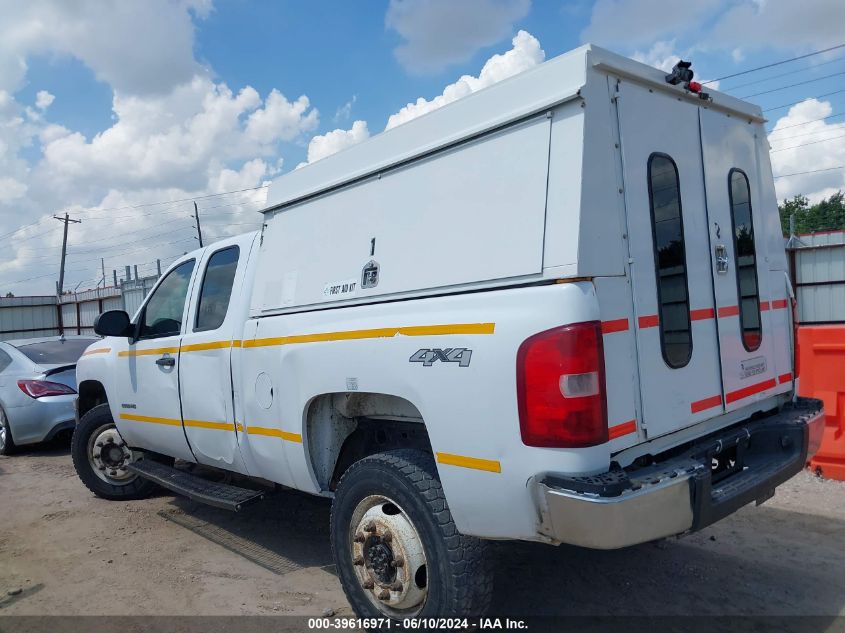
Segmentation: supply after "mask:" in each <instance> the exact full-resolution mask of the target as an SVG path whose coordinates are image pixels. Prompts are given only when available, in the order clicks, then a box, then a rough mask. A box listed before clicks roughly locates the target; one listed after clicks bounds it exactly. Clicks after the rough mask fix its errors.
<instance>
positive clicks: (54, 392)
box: [18, 380, 76, 398]
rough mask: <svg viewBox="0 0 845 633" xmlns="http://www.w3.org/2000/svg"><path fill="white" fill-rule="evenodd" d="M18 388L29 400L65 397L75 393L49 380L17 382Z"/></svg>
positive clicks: (65, 386)
mask: <svg viewBox="0 0 845 633" xmlns="http://www.w3.org/2000/svg"><path fill="white" fill-rule="evenodd" d="M18 387H20V390H21V391H23V392H24V393H25V394H26V395H28V396H29V397H30V398H43V397H44V396H67V395H71V394H74V393H76V391H74V390H73V389H71V388H70V387H68V386H67V385H63V384H62V383H60V382H50V381H49V380H19V381H18Z"/></svg>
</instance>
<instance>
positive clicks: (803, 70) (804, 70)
mask: <svg viewBox="0 0 845 633" xmlns="http://www.w3.org/2000/svg"><path fill="white" fill-rule="evenodd" d="M843 59H845V56H842V57H837V58H836V59H831V60H829V61H826V62H820V63H818V64H813V65H812V66H807V67H806V68H799V69H798V70H790V71H789V72H785V73H779V74H777V75H770V76H768V77H766V78H764V79H757V80H755V81H745V82H743V83H741V84H738V85H736V86H733V87H731V88H722V87H721V86H720V87H719V90H723V91H728V90H736V89H737V88H747V87H748V86H754V85H756V84H762V83H765V82H767V81H771V80H772V79H780V78H781V77H788V76H789V75H796V74H798V73H807V72H810V71H812V70H815V69H816V68H819V67H820V66H827V65H828V64H834V63H836V62H841V61H842V60H843Z"/></svg>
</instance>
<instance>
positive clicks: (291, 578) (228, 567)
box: [0, 443, 845, 628]
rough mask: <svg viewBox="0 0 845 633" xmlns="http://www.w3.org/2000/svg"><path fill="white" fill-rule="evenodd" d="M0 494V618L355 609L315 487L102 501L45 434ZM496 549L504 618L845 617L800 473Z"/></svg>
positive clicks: (7, 475)
mask: <svg viewBox="0 0 845 633" xmlns="http://www.w3.org/2000/svg"><path fill="white" fill-rule="evenodd" d="M0 504H2V505H0V507H2V515H0V516H2V518H0V521H2V529H0V614H3V615H106V614H117V615H239V614H243V615H273V614H297V615H318V616H319V615H321V614H330V613H332V614H334V615H337V616H351V615H352V612H351V610H350V609H349V606H348V604H347V602H346V600H345V598H344V595H343V592H342V591H341V589H340V585H339V583H338V581H337V578H336V576H335V574H334V568H333V567H332V563H331V551H330V548H329V540H328V518H329V505H328V502H327V501H325V500H322V499H315V498H311V497H307V496H304V495H301V494H297V493H292V492H285V493H277V494H274V495H272V496H271V497H270V498H269V499H267V500H265V501H264V502H263V503H260V504H258V505H256V506H253V507H251V508H248V509H247V510H246V511H244V512H243V513H241V514H239V515H232V514H229V513H228V512H225V511H223V510H216V509H213V508H207V507H204V506H199V505H196V504H194V503H192V502H189V501H186V500H183V499H180V498H175V497H173V496H170V495H169V494H166V493H164V492H162V493H161V494H160V495H158V496H155V497H153V498H151V499H147V500H144V501H133V502H126V503H123V502H110V501H104V500H101V499H97V498H95V497H94V496H92V495H91V494H90V493H89V492H88V491H87V490H86V489H85V488H84V487H83V486H82V484H81V483H80V482H79V481H78V479H77V478H76V475H75V473H74V470H73V466H72V464H71V460H70V456H69V454H68V447H67V445H66V444H62V443H54V444H52V445H49V446H45V447H37V448H35V449H32V450H28V451H24V452H23V453H22V454H19V455H16V456H13V457H8V458H4V457H0ZM493 553H494V559H495V565H496V595H495V599H494V605H495V607H494V611H495V615H497V616H501V617H504V616H511V617H523V616H528V615H564V614H566V615H605V614H613V615H696V616H699V615H820V616H834V615H845V483H840V482H834V481H825V480H820V479H817V478H815V477H814V476H812V475H810V474H809V473H803V474H801V475H799V476H797V477H795V478H794V479H793V480H792V481H790V482H788V483H786V484H784V485H783V486H781V488H779V489H778V492H777V494H776V495H775V497H774V498H773V499H771V500H770V501H769V502H767V503H766V504H765V505H764V506H762V507H754V506H748V507H746V508H743V509H742V510H740V511H739V512H738V513H737V514H735V515H734V516H731V517H729V518H727V519H725V520H724V521H722V522H721V523H719V524H717V525H715V526H712V527H710V528H708V529H706V530H703V531H702V532H699V533H697V534H693V535H690V536H686V537H683V538H679V539H670V540H666V541H661V542H658V543H652V544H646V545H641V546H638V547H634V548H629V549H627V550H622V551H614V552H596V551H589V550H581V549H578V548H572V547H566V546H562V547H557V548H554V547H549V546H546V545H540V544H529V543H495V544H494V545H493ZM0 628H2V626H0Z"/></svg>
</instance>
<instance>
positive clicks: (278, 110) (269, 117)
mask: <svg viewBox="0 0 845 633" xmlns="http://www.w3.org/2000/svg"><path fill="white" fill-rule="evenodd" d="M309 107H310V102H309V101H308V97H306V96H305V95H302V96H300V97H299V98H298V99H297V100H296V101H294V102H290V101H288V100H287V99H285V96H284V95H283V94H282V93H281V92H279V91H278V90H276V89H275V88H274V89H273V90H272V91H271V92H270V94H269V95H268V96H267V100H266V102H265V104H264V107H263V108H259V109H258V110H256V111H255V112H253V113H252V114H250V115H249V120H248V122H247V126H246V134H247V136H248V137H249V138H250V139H252V140H253V141H255V142H257V143H259V144H266V143H268V142H269V143H273V142H275V141H278V140H282V141H292V140H293V139H295V138H296V137H297V136H299V135H300V134H302V133H304V132H310V131H311V130H313V129H315V128H316V127H317V125H318V124H319V114H318V112H317V109H316V108H312V109H311V110H309Z"/></svg>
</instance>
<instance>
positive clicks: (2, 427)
mask: <svg viewBox="0 0 845 633" xmlns="http://www.w3.org/2000/svg"><path fill="white" fill-rule="evenodd" d="M14 450H15V442H14V440H13V439H12V429H11V428H10V427H9V420H8V418H7V417H6V412H5V411H3V409H0V455H11V454H12V453H13V452H14Z"/></svg>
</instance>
